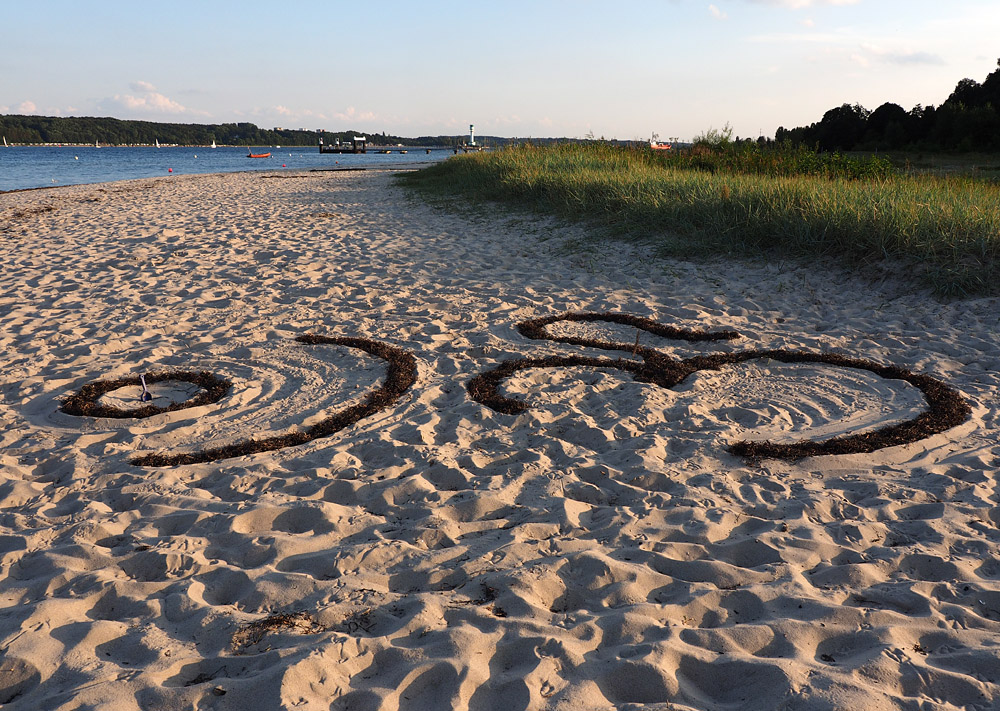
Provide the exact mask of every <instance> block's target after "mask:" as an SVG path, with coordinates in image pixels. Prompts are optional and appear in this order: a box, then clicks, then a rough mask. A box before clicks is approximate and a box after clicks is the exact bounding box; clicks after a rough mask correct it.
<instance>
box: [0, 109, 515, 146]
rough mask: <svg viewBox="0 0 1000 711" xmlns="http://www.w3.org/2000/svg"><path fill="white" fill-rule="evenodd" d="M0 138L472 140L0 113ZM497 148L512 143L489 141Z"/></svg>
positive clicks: (272, 142)
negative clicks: (356, 137)
mask: <svg viewBox="0 0 1000 711" xmlns="http://www.w3.org/2000/svg"><path fill="white" fill-rule="evenodd" d="M0 135H2V136H4V137H5V138H6V139H7V141H8V142H10V143H14V144H47V143H48V144H53V143H81V144H88V143H94V142H95V141H97V142H99V143H101V144H103V145H119V146H136V145H153V144H154V143H156V142H157V141H159V142H160V143H162V144H177V145H185V146H208V145H211V143H212V142H213V141H215V143H217V144H218V145H223V146H226V145H231V146H315V145H317V144H318V142H319V139H320V138H322V139H323V142H324V143H326V144H330V143H334V142H336V141H337V140H338V139H339V140H341V141H350V140H351V138H352V137H354V136H366V137H367V138H368V140H369V142H370V143H371V144H373V145H396V144H399V143H401V144H403V145H404V146H430V145H434V146H454V145H460V144H462V143H464V142H466V140H467V136H419V137H417V138H406V137H403V136H391V135H388V134H386V133H385V132H383V133H380V134H379V133H376V134H367V133H364V132H362V131H323V132H320V131H303V130H296V129H271V130H268V129H263V128H258V127H257V126H256V125H254V124H252V123H222V124H194V123H192V124H185V123H158V122H154V121H130V120H125V119H116V118H105V117H101V118H97V117H88V116H80V117H75V116H74V117H61V116H21V115H0ZM483 140H488V141H491V142H493V143H494V144H497V143H503V142H504V141H505V140H506V139H502V138H498V137H492V136H490V137H484V138H483Z"/></svg>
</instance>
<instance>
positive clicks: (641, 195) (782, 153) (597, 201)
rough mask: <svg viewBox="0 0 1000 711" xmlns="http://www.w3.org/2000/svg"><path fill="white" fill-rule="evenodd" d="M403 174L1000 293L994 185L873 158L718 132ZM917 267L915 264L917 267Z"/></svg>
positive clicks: (647, 231)
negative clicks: (661, 143)
mask: <svg viewBox="0 0 1000 711" xmlns="http://www.w3.org/2000/svg"><path fill="white" fill-rule="evenodd" d="M401 180H402V181H403V182H404V183H405V184H408V185H411V186H413V187H414V188H417V189H420V190H422V191H425V192H426V193H429V194H431V195H445V196H453V197H456V198H462V199H473V200H499V201H504V202H509V203H514V204H517V205H520V206H524V207H529V208H534V209H537V210H541V211H544V212H550V213H555V214H558V215H561V216H564V217H569V218H582V219H586V220H588V221H591V222H592V223H594V224H597V225H599V226H602V227H604V228H606V229H607V230H608V231H610V233H612V234H615V235H618V236H626V237H640V238H644V239H654V240H655V241H656V244H657V245H658V247H659V248H660V250H661V251H662V253H663V254H664V255H668V256H680V257H692V256H711V255H718V254H724V255H741V256H760V257H766V258H775V257H778V258H790V257H795V258H815V257H817V256H824V257H833V258H838V259H841V260H844V261H845V262H846V263H848V264H851V265H859V264H868V263H873V262H877V261H883V260H893V261H894V262H896V263H899V264H902V265H904V266H906V267H907V269H906V273H907V274H914V275H917V276H919V277H920V278H922V279H925V280H928V281H929V283H930V284H931V285H932V286H933V287H934V288H935V289H936V291H937V292H938V293H940V294H942V295H944V296H961V295H971V294H988V293H997V292H1000V287H998V282H997V279H996V277H997V258H998V256H1000V187H998V186H996V185H995V184H993V183H991V182H987V181H982V180H974V179H971V178H966V177H939V176H927V175H910V174H904V173H899V172H897V171H895V170H894V169H893V168H892V167H891V165H890V164H889V163H887V162H886V161H884V160H883V159H881V158H876V157H867V158H865V157H861V158H854V157H846V156H842V155H839V154H834V153H828V154H820V153H815V152H812V151H807V150H805V149H802V148H791V147H787V146H786V147H784V148H777V149H775V148H767V147H762V146H759V145H757V144H747V143H730V142H721V143H719V144H717V145H714V146H712V145H704V144H701V145H699V146H695V147H694V148H693V149H691V150H687V151H679V152H677V153H676V154H674V153H667V154H666V155H663V154H662V153H661V152H654V151H651V150H649V149H648V148H622V147H616V146H609V145H606V144H602V143H589V144H564V145H555V146H544V147H539V146H532V145H522V146H517V147H512V148H506V149H503V150H498V151H494V152H488V153H480V154H474V155H466V156H458V157H455V158H452V159H449V160H448V161H445V162H444V163H440V164H438V165H435V166H432V167H429V168H426V169H424V170H422V171H419V172H416V173H411V174H407V175H404V176H401ZM911 267H912V268H911Z"/></svg>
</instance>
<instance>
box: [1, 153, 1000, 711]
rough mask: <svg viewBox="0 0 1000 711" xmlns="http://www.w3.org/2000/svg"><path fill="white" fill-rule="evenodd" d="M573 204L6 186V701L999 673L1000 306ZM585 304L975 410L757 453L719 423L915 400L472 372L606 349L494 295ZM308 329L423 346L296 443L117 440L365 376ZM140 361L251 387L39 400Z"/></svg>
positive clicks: (264, 432) (927, 686) (876, 419)
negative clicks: (158, 460)
mask: <svg viewBox="0 0 1000 711" xmlns="http://www.w3.org/2000/svg"><path fill="white" fill-rule="evenodd" d="M50 208H51V209H50ZM578 236H579V235H578V234H577V232H576V231H575V230H574V229H570V228H566V227H558V226H555V225H553V224H551V223H549V222H547V221H544V220H540V219H535V218H529V217H524V216H515V217H503V216H501V215H500V214H494V213H492V212H486V213H482V214H479V215H469V216H459V215H455V214H449V213H445V212H442V211H439V210H436V209H434V208H431V207H428V206H427V205H425V204H423V203H422V202H420V201H419V200H418V199H416V198H415V197H414V196H412V195H410V194H409V193H407V192H406V191H404V190H402V189H401V188H399V187H396V186H395V185H394V183H393V180H392V177H391V175H390V174H388V173H382V172H351V173H318V174H317V173H314V174H303V175H296V174H283V175H282V176H281V177H277V176H268V175H262V174H245V175H228V176H191V177H176V178H170V179H164V180H144V181H133V182H127V183H119V184H111V185H104V186H79V187H70V188H60V189H56V190H42V191H32V192H25V193H16V194H4V195H0V348H2V353H3V362H2V370H0V388H2V392H0V497H2V499H0V502H2V508H0V641H2V648H0V653H2V657H0V703H5V702H9V703H7V705H5V706H4V708H11V709H66V710H69V709H88V710H97V709H102V710H104V709H107V710H114V711H131V710H138V709H143V710H144V711H149V710H159V709H163V710H181V709H185V710H186V709H199V710H207V709H254V710H269V709H286V708H287V709H308V710H309V711H312V710H315V709H323V710H324V711H325V710H327V709H336V710H347V709H351V710H353V711H364V710H369V709H370V710H373V711H374V710H375V709H383V710H386V711H392V710H394V709H414V710H417V709H419V710H426V711H431V710H439V709H474V710H482V709H502V710H504V711H517V710H520V709H566V710H573V711H586V710H597V709H657V710H663V709H779V708H780V709H816V710H826V709H921V710H931V709H935V710H936V709H993V708H997V707H998V706H1000V550H998V541H1000V529H998V525H1000V505H998V493H997V487H996V482H995V474H996V471H997V464H998V461H1000V460H998V455H1000V445H998V444H997V441H998V430H1000V420H998V413H1000V403H998V400H997V392H998V389H997V386H998V383H1000V375H998V371H1000V339H998V332H1000V302H998V300H996V299H982V300H972V301H964V302H958V303H953V304H947V305H943V304H940V303H938V302H936V301H934V300H933V299H931V298H930V297H928V296H927V295H925V294H914V293H913V292H912V291H907V290H906V289H903V288H902V287H900V286H899V285H898V284H896V283H894V282H893V281H892V280H891V279H887V280H886V281H884V282H882V283H871V282H870V281H867V280H864V279H860V278H856V277H852V276H850V275H846V274H842V273H839V272H837V271H836V270H833V269H830V268H828V267H823V266H818V267H816V268H815V269H806V268H801V267H792V266H789V265H772V266H761V267H754V266H746V265H737V264H730V263H719V264H711V265H688V264H678V263H663V262H656V261H655V260H652V259H650V258H648V255H646V254H644V253H643V252H642V251H641V250H639V249H637V248H631V247H624V246H622V245H617V244H611V245H607V246H606V247H598V248H589V249H588V250H586V251H584V252H582V253H580V254H577V255H575V256H574V255H572V254H570V253H567V252H566V251H564V250H563V249H562V248H563V246H564V245H565V243H566V241H567V240H571V239H574V238H576V237H578ZM581 310H585V311H616V312H627V313H633V314H637V315H640V316H646V317H649V318H653V319H655V320H658V321H660V322H663V323H669V324H674V325H678V326H683V327H687V328H706V329H721V328H734V329H736V330H738V331H740V333H741V334H742V335H743V338H742V339H740V340H738V341H733V342H726V343H721V344H720V343H702V344H697V343H696V344H687V343H681V342H676V341H665V340H663V339H656V338H654V337H652V336H649V335H648V334H642V342H643V345H647V346H655V347H659V348H662V349H663V350H664V351H665V352H668V353H671V354H673V355H676V356H677V357H688V356H690V355H694V354H698V353H711V352H716V351H719V350H723V351H726V352H729V351H733V350H740V349H764V348H796V349H806V350H813V351H830V352H833V353H841V354H844V355H848V356H850V357H854V358H867V359H873V360H877V361H880V362H886V363H892V364H896V365H899V366H902V367H905V368H909V369H912V370H914V371H916V372H920V373H926V374H928V375H931V376H934V377H936V378H939V379H941V380H943V381H945V382H946V383H948V384H950V385H951V386H953V387H955V388H957V389H958V390H959V391H960V392H961V393H962V394H963V395H964V396H965V397H966V398H967V399H968V401H969V403H970V404H971V406H972V408H973V416H972V419H971V420H970V421H969V422H967V423H966V424H964V425H962V426H960V427H957V428H954V429H952V430H949V431H948V432H945V433H943V434H939V435H935V436H933V437H930V438H928V439H926V440H923V441H920V442H918V443H915V444H912V445H906V446H901V447H894V448H889V449H884V450H881V451H878V452H876V453H874V454H870V455H850V456H827V457H815V458H811V459H806V460H802V461H800V462H797V463H788V462H782V461H772V460H768V461H764V462H763V463H762V464H760V465H750V464H747V463H745V462H743V461H741V460H739V459H737V458H736V457H734V456H733V455H731V454H729V453H728V452H727V451H726V444H727V443H729V442H732V441H735V440H737V439H748V438H749V439H752V438H758V439H762V438H771V439H775V440H778V441H792V440H795V439H800V438H809V437H811V438H815V439H822V438H826V437H831V436H835V435H838V434H845V433H850V432H856V431H859V430H865V429H872V428H876V427H878V426H880V425H882V424H886V423H891V422H896V421H900V420H904V419H907V418H909V417H912V416H914V414H915V413H918V412H920V411H921V409H922V407H923V400H922V396H921V395H920V393H919V392H917V391H916V390H915V389H914V388H913V387H912V386H909V385H908V384H906V383H903V382H901V381H884V380H881V379H879V378H878V377H875V376H873V375H872V374H870V373H867V372H864V371H854V370H845V369H839V370H838V369H836V368H828V367H824V366H818V365H801V364H800V365H781V364H776V363H769V362H760V361H755V362H751V363H747V364H745V365H742V366H738V367H729V368H726V369H723V370H722V371H718V372H708V371H704V372H701V373H698V374H696V375H695V376H692V377H691V378H689V379H688V380H686V381H685V382H684V383H682V384H681V385H680V386H678V387H677V388H675V389H673V390H664V389H661V388H657V387H654V386H651V385H645V384H641V383H636V382H634V381H633V380H632V379H631V378H630V377H629V376H627V375H626V374H624V373H622V372H619V371H616V370H600V371H597V370H577V371H572V370H567V369H562V370H533V371H526V372H523V373H520V374H518V375H517V376H516V377H514V378H512V379H511V380H509V381H508V382H507V383H506V386H505V391H506V392H507V393H508V394H512V395H517V396H520V397H523V398H525V399H526V400H527V401H529V402H530V403H531V404H532V408H531V409H529V410H528V411H527V412H525V413H522V414H520V415H516V416H509V415H501V414H498V413H495V412H493V411H491V410H488V409H487V408H485V407H483V406H482V405H480V404H478V403H476V402H474V401H473V400H471V399H470V397H469V396H468V394H467V392H466V390H465V386H466V384H467V383H468V381H469V380H470V379H471V378H472V377H473V376H474V375H476V374H477V373H479V372H481V371H483V370H485V369H487V368H491V367H493V366H495V365H497V364H498V363H499V362H500V361H502V360H505V359H509V358H514V357H519V356H541V355H550V354H587V355H606V356H611V357H615V356H616V355H617V354H611V353H605V352H602V351H593V350H588V349H586V348H581V347H576V346H569V345H561V344H557V343H553V342H548V341H529V340H527V339H525V338H523V337H522V336H520V335H519V334H518V332H517V331H516V329H515V324H516V323H517V322H518V321H520V320H523V319H527V318H534V317H538V316H547V315H550V314H556V313H561V312H565V311H581ZM558 327H559V328H564V329H576V330H577V332H580V333H588V334H591V335H599V336H601V337H603V338H612V339H613V340H624V341H625V342H628V343H631V342H632V341H633V339H634V338H635V332H634V330H633V329H628V328H625V329H622V328H621V327H617V326H613V325H608V324H591V325H580V324H559V325H558ZM552 328H553V329H556V328H557V326H556V325H554V326H553V327H552ZM615 329H618V332H617V333H616V332H615ZM306 332H313V333H318V334H323V335H330V336H366V337H370V338H373V339H376V340H380V341H384V342H386V343H389V344H392V345H396V346H400V347H403V348H405V349H407V350H408V351H409V352H411V353H412V354H413V355H414V356H415V357H416V359H417V362H418V371H419V374H418V381H417V383H416V385H415V386H414V387H413V388H412V389H411V390H410V391H409V392H408V393H406V394H405V395H404V396H403V397H402V398H401V399H400V400H399V401H398V402H397V403H396V404H395V405H394V406H392V407H391V408H389V409H387V410H385V411H382V412H380V413H378V414H376V415H373V416H371V417H369V418H367V419H364V420H362V421H361V422H359V423H357V424H355V425H353V426H351V427H349V428H347V429H345V430H343V431H340V432H338V433H336V434H334V435H332V436H330V437H328V438H324V439H318V440H315V441H312V442H310V443H308V444H305V445H302V446H298V447H293V448H286V449H282V450H279V451H274V452H268V453H262V454H257V455H253V456H248V457H241V458H235V459H228V460H223V461H218V462H214V463H209V464H199V465H193V466H176V467H163V468H143V467H137V466H133V465H131V464H129V460H130V459H131V458H133V457H134V456H137V455H142V454H146V453H150V452H177V451H194V450H198V449H205V448H207V447H215V446H219V445H225V444H228V443H232V442H234V441H239V440H241V439H245V438H247V437H252V436H257V437H262V436H268V435H272V434H280V433H283V432H288V431H293V430H296V429H302V428H305V427H308V426H309V425H311V424H313V423H314V422H316V421H319V420H322V419H323V418H325V417H327V416H329V415H330V414H331V413H333V412H335V411H337V410H338V409H340V408H341V407H342V406H343V405H344V404H345V403H347V404H350V403H356V402H360V401H362V399H363V397H364V395H365V393H367V392H369V391H370V390H371V389H372V388H373V387H375V386H376V385H377V384H378V383H380V382H381V379H382V378H383V375H384V372H385V368H384V363H383V362H382V361H381V360H379V359H378V358H374V357H371V356H369V355H367V354H365V353H362V352H360V351H357V350H356V349H351V348H346V347H340V346H324V345H318V346H305V345H302V344H299V343H296V342H294V341H293V340H292V339H293V338H294V337H295V336H297V335H300V334H303V333H306ZM157 370H159V371H162V370H207V371H210V372H212V373H214V374H216V375H219V376H222V377H225V378H227V379H229V380H230V381H231V382H232V384H233V389H232V391H231V392H230V394H229V395H228V396H227V397H225V398H224V399H223V400H221V401H220V402H218V403H216V404H213V405H207V406H202V407H195V408H190V409H184V410H179V411H176V412H170V413H165V414H161V415H156V416H154V417H151V418H147V419H141V420H134V419H119V420H110V419H86V418H79V417H72V416H70V415H67V414H65V413H62V412H60V411H59V410H58V407H59V405H60V403H61V402H62V401H63V400H64V399H66V398H67V397H68V396H69V395H70V394H72V393H73V392H75V391H76V390H77V389H79V388H80V387H81V386H83V385H84V384H86V383H88V382H91V381H95V380H102V379H111V378H119V377H126V376H130V375H137V374H139V373H143V372H152V371H157ZM185 388H188V390H185ZM152 389H153V388H151V390H152ZM161 389H163V393H161V395H162V396H163V397H165V398H168V399H170V400H173V401H180V400H183V399H184V398H186V397H189V396H190V394H191V390H190V386H189V385H187V384H185V383H173V384H170V383H165V384H162V385H161ZM154 394H156V393H154ZM137 395H138V389H133V391H129V390H127V389H122V390H120V391H118V392H116V393H110V394H109V395H107V396H105V397H107V398H111V399H112V400H114V399H115V398H117V400H116V402H118V403H119V404H120V405H122V406H127V404H128V402H130V401H131V399H133V398H135V397H137ZM783 438H784V440H783ZM276 616H278V617H276ZM254 623H256V626H250V625H254Z"/></svg>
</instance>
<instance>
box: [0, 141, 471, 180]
mask: <svg viewBox="0 0 1000 711" xmlns="http://www.w3.org/2000/svg"><path fill="white" fill-rule="evenodd" d="M253 150H254V153H270V154H271V157H270V158H248V157H247V149H246V148H245V147H243V148H240V147H232V146H228V147H226V146H220V147H218V148H209V147H208V146H162V147H160V148H155V147H152V146H136V147H131V146H121V147H119V146H100V147H95V146H7V147H5V146H2V145H0V191H4V190H21V189H24V188H44V187H54V186H58V185H80V184H82V183H106V182H111V181H114V180H129V179H132V178H155V177H158V176H169V175H184V174H192V173H233V172H238V171H244V170H311V169H314V168H321V169H322V168H352V167H377V166H379V165H397V164H402V165H414V167H416V165H417V164H420V163H428V162H434V161H439V160H443V159H445V158H447V157H449V156H451V155H452V151H450V150H432V151H431V152H430V153H427V151H426V150H425V149H423V148H419V149H418V148H412V149H409V148H408V149H404V150H407V153H403V154H400V153H399V150H401V149H399V148H396V149H393V152H392V153H389V154H383V153H373V152H369V153H357V154H355V153H322V154H321V153H320V152H319V148H318V147H316V146H312V147H310V146H290V147H287V148H277V147H254V149H253Z"/></svg>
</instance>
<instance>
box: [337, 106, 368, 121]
mask: <svg viewBox="0 0 1000 711" xmlns="http://www.w3.org/2000/svg"><path fill="white" fill-rule="evenodd" d="M333 118H335V119H337V120H338V121H374V120H375V119H376V118H377V115H376V114H375V112H374V111H358V110H357V109H355V108H354V107H353V106H348V107H347V109H346V110H344V111H338V112H337V113H335V114H334V115H333Z"/></svg>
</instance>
